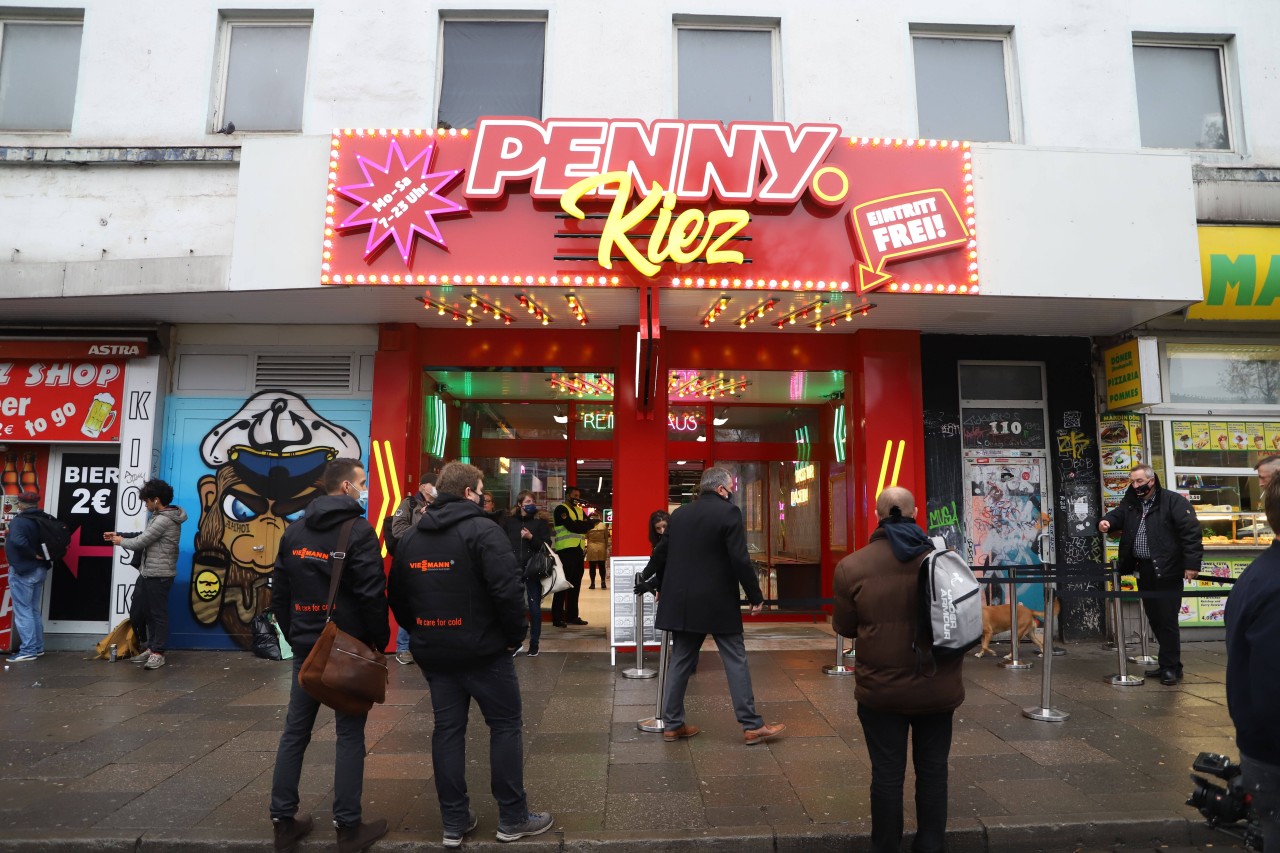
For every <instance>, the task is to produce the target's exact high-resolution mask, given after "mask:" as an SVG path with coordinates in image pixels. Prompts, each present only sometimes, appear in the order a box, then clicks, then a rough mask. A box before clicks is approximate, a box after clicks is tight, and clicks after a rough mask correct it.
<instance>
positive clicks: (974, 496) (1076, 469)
mask: <svg viewBox="0 0 1280 853" xmlns="http://www.w3.org/2000/svg"><path fill="white" fill-rule="evenodd" d="M1090 355H1091V349H1090V342H1089V340H1088V339H1086V338H1050V337H997V336H969V335H924V336H922V337H921V356H922V362H923V368H922V370H923V392H924V417H925V481H926V490H927V493H928V494H927V501H926V510H927V526H928V528H929V533H930V535H932V536H942V537H943V538H944V539H945V540H946V542H947V545H948V546H950V547H953V548H956V549H957V550H959V551H960V552H961V553H962V554H964V553H970V552H971V551H973V548H972V546H973V544H974V543H971V542H968V541H966V532H965V530H966V523H965V522H966V517H965V514H966V512H969V513H972V512H975V511H976V510H977V508H978V504H980V503H981V501H980V500H979V498H982V499H987V498H990V496H991V495H993V494H994V491H993V488H992V487H993V485H994V486H997V487H999V494H998V495H995V497H994V498H991V500H992V501H994V505H1000V504H1001V503H1002V502H1009V501H1010V500H1012V499H1013V498H1014V497H1016V496H1017V493H1018V489H1017V488H1015V487H1016V486H1022V487H1024V490H1026V489H1025V487H1026V484H1025V483H1023V482H1022V481H1023V480H1024V479H1027V480H1028V481H1029V480H1030V479H1033V478H1034V477H1035V476H1037V471H1038V469H1037V468H1036V466H1033V465H1030V464H1021V465H1020V464H1011V463H1012V462H1013V461H1015V460H1010V464H996V465H990V466H988V467H990V468H991V476H990V477H986V478H985V479H983V480H982V482H981V483H976V482H973V480H974V477H973V476H971V475H972V474H974V472H975V471H978V470H980V466H978V465H966V463H965V459H964V435H965V429H966V428H967V427H968V425H966V424H965V423H962V422H961V412H960V388H959V381H958V374H959V362H961V361H997V362H998V361H1019V362H1043V363H1044V366H1045V380H1046V386H1047V387H1046V391H1047V398H1046V399H1047V404H1048V411H1047V415H1048V429H1049V432H1048V435H1047V436H1040V440H1039V441H1038V442H1035V443H1036V444H1037V446H1039V447H1043V448H1045V453H1046V457H1047V458H1046V459H1045V460H1044V468H1045V469H1047V470H1046V471H1045V473H1046V474H1047V476H1048V478H1049V481H1050V487H1051V492H1050V494H1049V504H1050V505H1049V506H1045V507H1041V508H1040V510H1039V512H1043V513H1045V514H1046V516H1050V515H1051V518H1052V530H1053V539H1054V550H1055V558H1056V563H1057V565H1058V566H1059V567H1073V568H1075V567H1081V566H1095V567H1096V566H1097V565H1098V564H1100V562H1101V560H1102V541H1101V538H1100V537H1099V536H1098V533H1097V524H1098V517H1099V501H1100V498H1101V489H1102V483H1101V475H1100V469H1099V464H1098V436H1097V417H1096V414H1095V405H1094V384H1093V376H1092V367H1091V362H1090ZM984 411H985V410H984ZM988 418H990V419H991V420H992V421H993V422H994V426H993V429H996V430H1001V429H1003V432H1002V433H1000V435H1001V437H1003V438H1004V439H1005V440H1004V441H997V442H996V443H995V445H994V446H993V447H992V449H991V454H992V456H993V457H999V456H1000V455H1001V454H1002V453H1010V452H1013V451H1015V450H1017V444H1018V442H1019V441H1023V442H1024V443H1025V442H1027V441H1029V439H1028V438H1027V436H1028V432H1027V431H1026V430H1024V429H1022V428H1021V426H1020V427H1019V429H1018V430H1017V431H1016V433H1015V432H1014V431H1012V430H1009V429H1008V428H1006V427H1005V425H1006V424H1011V423H1019V424H1021V422H1022V421H1020V420H1019V419H1018V418H1017V417H1016V411H1015V410H1010V411H1008V412H1004V413H996V414H990V413H986V414H984V416H983V418H981V420H983V421H984V424H985V423H986V422H987V421H988ZM1023 420H1026V421H1028V422H1029V420H1030V419H1023ZM1036 428H1037V429H1039V428H1040V427H1039V426H1038V425H1037V427H1036ZM1015 436H1016V437H1017V438H1015ZM1011 442H1012V443H1011ZM1028 446H1029V445H1028ZM1027 462H1028V463H1029V462H1030V460H1027ZM1024 468H1025V469H1026V471H1025V472H1024V471H1023V470H1022V469H1024ZM1020 472H1021V473H1020ZM1024 473H1025V474H1026V475H1027V476H1026V477H1025V478H1024V476H1023V474H1024ZM1006 477H1007V479H1008V480H1009V482H1008V483H1004V482H1003V480H1002V478H1006ZM997 498H998V500H997ZM979 550H982V549H979ZM984 553H985V552H984ZM1015 562H1019V563H1021V562H1024V561H1015ZM1032 562H1038V560H1036V561H1032ZM1072 586H1073V585H1064V586H1063V589H1064V591H1066V590H1069V589H1071V588H1072ZM1083 586H1089V584H1084V585H1083ZM1027 587H1028V589H1027V590H1025V592H1027V593H1028V594H1029V597H1028V598H1027V601H1028V602H1032V601H1035V600H1039V598H1038V596H1039V589H1038V588H1036V589H1031V588H1030V587H1031V585H1030V584H1028V585H1027ZM990 592H991V594H992V595H993V601H995V602H998V601H1000V600H1002V598H1003V595H1002V591H1001V588H1000V587H996V588H995V589H993V590H991V591H990ZM1023 592H1024V590H1021V589H1020V590H1019V596H1018V597H1019V600H1023ZM1033 607H1034V605H1033ZM1062 614H1063V628H1064V631H1065V632H1066V636H1068V637H1085V636H1097V635H1100V634H1101V633H1102V630H1103V621H1102V607H1101V602H1100V601H1099V600H1098V599H1079V598H1067V599H1064V600H1063V610H1062Z"/></svg>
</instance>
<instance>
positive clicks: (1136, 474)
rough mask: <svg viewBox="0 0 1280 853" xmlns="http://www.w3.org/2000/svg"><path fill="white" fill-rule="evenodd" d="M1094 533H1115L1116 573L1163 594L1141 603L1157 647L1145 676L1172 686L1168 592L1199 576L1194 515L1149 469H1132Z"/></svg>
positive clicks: (1173, 616) (1175, 671) (1176, 642)
mask: <svg viewBox="0 0 1280 853" xmlns="http://www.w3.org/2000/svg"><path fill="white" fill-rule="evenodd" d="M1098 530H1099V531H1100V532H1102V533H1117V532H1118V533H1119V534H1120V560H1119V562H1120V573H1121V574H1125V575H1137V576H1138V589H1139V590H1140V591H1142V592H1165V593H1169V594H1168V595H1166V596H1162V597H1160V598H1144V599H1142V609H1143V610H1144V611H1146V614H1147V621H1148V622H1150V623H1151V633H1153V634H1155V635H1156V642H1158V643H1159V644H1160V658H1159V665H1158V666H1157V667H1156V668H1155V669H1150V670H1147V675H1148V676H1149V677H1151V678H1159V679H1160V683H1161V684H1165V685H1168V686H1172V685H1175V684H1177V683H1178V682H1179V681H1180V680H1181V679H1182V645H1181V644H1182V640H1181V638H1180V637H1179V634H1178V608H1179V607H1180V606H1181V604H1182V596H1180V595H1175V594H1173V593H1180V592H1182V581H1183V578H1185V579H1186V580H1189V581H1192V580H1195V579H1196V576H1197V575H1198V574H1199V573H1200V562H1201V560H1202V559H1203V558H1204V545H1203V544H1201V540H1200V522H1199V520H1198V519H1197V518H1196V511H1195V510H1194V509H1192V507H1191V504H1190V503H1189V502H1188V501H1187V499H1186V498H1184V497H1183V496H1182V495H1180V494H1178V493H1177V492H1173V491H1170V490H1169V489H1166V488H1163V487H1161V485H1160V478H1158V477H1157V476H1156V474H1155V471H1154V469H1152V468H1151V466H1150V465H1135V466H1134V467H1133V469H1132V470H1131V471H1130V472H1129V490H1128V491H1126V492H1125V493H1124V498H1123V499H1122V500H1121V501H1120V505H1119V506H1118V507H1116V508H1115V509H1113V510H1111V512H1109V513H1107V514H1106V515H1104V516H1103V517H1102V520H1101V521H1099V522H1098Z"/></svg>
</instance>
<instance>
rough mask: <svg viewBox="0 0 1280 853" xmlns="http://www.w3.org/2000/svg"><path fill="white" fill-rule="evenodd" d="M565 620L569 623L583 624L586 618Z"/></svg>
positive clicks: (585, 622)
mask: <svg viewBox="0 0 1280 853" xmlns="http://www.w3.org/2000/svg"><path fill="white" fill-rule="evenodd" d="M565 621H566V622H568V623H569V624H570V625H585V624H587V620H586V619H566V620H565Z"/></svg>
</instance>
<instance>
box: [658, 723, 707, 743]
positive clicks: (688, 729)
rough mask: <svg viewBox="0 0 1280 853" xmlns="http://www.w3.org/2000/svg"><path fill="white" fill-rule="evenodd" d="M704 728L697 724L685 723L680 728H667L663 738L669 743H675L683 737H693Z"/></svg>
mask: <svg viewBox="0 0 1280 853" xmlns="http://www.w3.org/2000/svg"><path fill="white" fill-rule="evenodd" d="M700 731H702V729H700V728H698V727H697V726H690V725H687V724H686V725H683V726H681V727H680V728H678V729H667V730H666V731H665V732H663V733H662V739H663V740H665V741H666V742H667V743H675V742H676V741H678V740H679V739H680V738H682V737H693V736H694V735H696V734H697V733H698V732H700Z"/></svg>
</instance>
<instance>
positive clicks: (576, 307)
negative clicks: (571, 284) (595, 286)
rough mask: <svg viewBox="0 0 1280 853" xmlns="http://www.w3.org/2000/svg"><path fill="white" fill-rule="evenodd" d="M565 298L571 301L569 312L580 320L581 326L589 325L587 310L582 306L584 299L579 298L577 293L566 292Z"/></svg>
mask: <svg viewBox="0 0 1280 853" xmlns="http://www.w3.org/2000/svg"><path fill="white" fill-rule="evenodd" d="M564 299H565V301H566V302H568V303H569V312H570V313H571V314H573V316H574V317H575V318H577V320H578V325H579V326H585V325H587V312H586V309H584V308H583V307H582V301H581V300H579V299H578V297H577V295H576V294H573V293H566V294H565V295H564Z"/></svg>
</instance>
